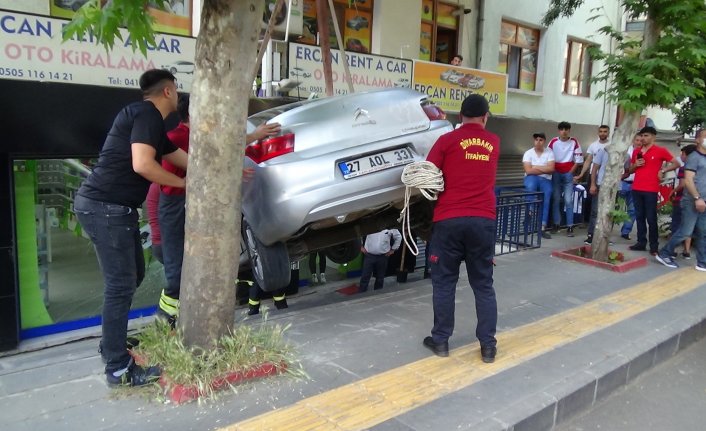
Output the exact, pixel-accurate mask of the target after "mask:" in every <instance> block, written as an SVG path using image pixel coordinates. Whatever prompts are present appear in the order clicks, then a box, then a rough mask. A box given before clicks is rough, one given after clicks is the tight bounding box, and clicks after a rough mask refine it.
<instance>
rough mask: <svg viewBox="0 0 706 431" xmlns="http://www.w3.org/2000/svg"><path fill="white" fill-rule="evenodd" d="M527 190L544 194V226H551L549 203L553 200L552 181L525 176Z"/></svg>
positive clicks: (534, 176)
mask: <svg viewBox="0 0 706 431" xmlns="http://www.w3.org/2000/svg"><path fill="white" fill-rule="evenodd" d="M524 183H525V189H526V190H527V191H530V192H542V195H543V198H542V199H543V200H542V226H547V225H548V224H549V202H550V201H551V198H552V180H550V179H549V178H544V177H540V176H539V175H527V176H525V181H524Z"/></svg>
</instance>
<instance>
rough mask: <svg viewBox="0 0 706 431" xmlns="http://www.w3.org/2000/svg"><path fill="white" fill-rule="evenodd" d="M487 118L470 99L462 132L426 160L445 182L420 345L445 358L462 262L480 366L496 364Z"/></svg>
mask: <svg viewBox="0 0 706 431" xmlns="http://www.w3.org/2000/svg"><path fill="white" fill-rule="evenodd" d="M489 117H490V112H489V105H488V101H487V100H486V99H485V98H484V97H483V96H481V95H479V94H472V95H470V96H468V97H467V98H466V99H465V100H464V101H463V103H462V105H461V120H462V123H463V124H462V125H461V127H459V128H458V129H456V130H454V131H452V132H449V133H446V134H444V135H442V136H441V137H439V139H438V140H437V141H436V143H435V144H434V146H433V147H432V149H431V151H430V152H429V155H428V156H427V160H428V161H430V162H432V163H433V164H434V165H436V167H438V168H439V169H440V170H441V172H442V174H443V176H444V191H443V192H441V194H440V195H439V200H438V201H437V203H436V207H435V208H434V219H433V221H434V226H433V233H432V238H431V243H430V252H429V265H430V268H431V281H432V286H433V290H434V291H433V303H434V326H433V328H432V330H431V336H430V337H426V338H425V339H424V343H423V344H424V346H425V347H427V348H428V349H430V350H431V351H432V352H434V353H435V354H436V355H438V356H448V355H449V342H448V339H449V337H451V334H452V333H453V329H454V312H455V296H456V283H457V282H458V275H459V267H460V265H461V262H465V263H466V271H467V273H468V281H469V282H470V285H471V288H472V289H473V294H474V295H475V303H476V315H477V317H478V325H477V326H476V337H477V338H478V341H480V346H481V358H482V359H483V361H484V362H493V361H494V360H495V354H496V351H497V349H496V344H497V340H496V339H495V331H496V325H497V320H498V310H497V302H496V299H495V290H494V289H493V254H494V252H495V174H496V172H497V167H498V158H499V156H500V138H498V137H497V136H496V135H494V134H492V133H490V132H488V131H486V130H485V124H486V123H487V121H488V118H489Z"/></svg>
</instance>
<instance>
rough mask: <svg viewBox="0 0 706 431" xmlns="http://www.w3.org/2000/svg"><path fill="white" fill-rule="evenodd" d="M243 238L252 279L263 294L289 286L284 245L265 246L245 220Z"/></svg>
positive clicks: (287, 260) (279, 243) (287, 261)
mask: <svg viewBox="0 0 706 431" xmlns="http://www.w3.org/2000/svg"><path fill="white" fill-rule="evenodd" d="M243 237H244V239H245V246H246V247H247V250H248V256H249V257H250V268H251V270H252V275H253V279H254V280H255V281H256V282H257V284H258V285H259V286H260V288H261V289H262V290H264V291H265V292H272V291H275V290H277V289H281V288H284V287H287V286H288V285H289V277H290V268H289V254H288V253H287V247H286V246H285V244H284V243H282V242H278V243H275V244H273V245H270V246H267V245H265V244H263V243H262V242H260V240H259V239H257V237H256V236H255V233H254V232H253V231H252V228H251V227H250V225H249V224H248V222H247V221H246V220H243Z"/></svg>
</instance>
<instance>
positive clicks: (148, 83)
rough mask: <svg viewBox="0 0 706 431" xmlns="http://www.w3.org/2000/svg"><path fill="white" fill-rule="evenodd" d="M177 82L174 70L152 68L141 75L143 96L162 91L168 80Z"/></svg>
mask: <svg viewBox="0 0 706 431" xmlns="http://www.w3.org/2000/svg"><path fill="white" fill-rule="evenodd" d="M169 81H171V82H176V77H175V76H174V75H173V74H172V72H170V71H168V70H163V69H150V70H148V71H146V72H145V73H143V74H142V76H140V90H142V95H143V96H153V95H154V94H156V93H157V92H159V91H162V89H163V88H164V86H165V85H166V84H167V82H169Z"/></svg>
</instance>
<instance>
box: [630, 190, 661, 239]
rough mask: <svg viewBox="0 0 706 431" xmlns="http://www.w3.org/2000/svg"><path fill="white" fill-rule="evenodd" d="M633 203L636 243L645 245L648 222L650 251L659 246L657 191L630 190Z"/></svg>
mask: <svg viewBox="0 0 706 431" xmlns="http://www.w3.org/2000/svg"><path fill="white" fill-rule="evenodd" d="M632 200H633V202H634V203H635V222H636V223H637V244H638V245H641V246H645V245H647V225H648V224H649V226H650V230H649V239H650V251H651V252H653V251H657V249H658V248H659V242H658V239H659V237H658V231H657V192H640V191H636V190H633V191H632Z"/></svg>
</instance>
